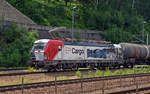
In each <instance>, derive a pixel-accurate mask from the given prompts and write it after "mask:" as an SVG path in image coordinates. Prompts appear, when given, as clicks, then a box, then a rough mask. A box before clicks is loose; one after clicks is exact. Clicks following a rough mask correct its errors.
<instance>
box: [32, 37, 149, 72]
mask: <svg viewBox="0 0 150 94" xmlns="http://www.w3.org/2000/svg"><path fill="white" fill-rule="evenodd" d="M149 50H150V47H149V46H146V45H138V44H128V43H120V44H99V43H92V42H64V41H62V40H49V39H41V40H37V41H35V43H34V45H33V48H32V50H31V57H32V62H33V63H32V64H34V66H35V67H36V68H44V69H47V70H49V71H50V70H56V69H72V68H87V67H90V68H106V67H115V68H116V67H120V66H124V67H128V66H131V67H133V65H134V64H136V63H139V62H140V61H142V62H145V63H148V61H149V57H150V52H149Z"/></svg>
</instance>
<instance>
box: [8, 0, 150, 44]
mask: <svg viewBox="0 0 150 94" xmlns="http://www.w3.org/2000/svg"><path fill="white" fill-rule="evenodd" d="M7 1H8V2H10V3H11V4H12V5H13V6H15V7H16V8H17V9H19V10H20V11H21V12H23V13H24V14H25V15H27V16H29V17H30V18H31V19H32V20H33V21H35V22H36V23H37V24H41V25H50V26H64V27H69V28H71V26H72V11H73V9H72V8H73V7H74V6H77V8H76V9H74V18H75V20H74V24H75V25H74V26H75V28H80V29H92V30H98V31H102V32H103V37H104V40H106V41H111V42H112V43H119V42H135V41H136V43H141V41H137V39H138V40H140V39H141V36H139V34H140V35H141V31H142V24H143V22H144V21H147V23H146V24H145V31H146V33H149V32H148V31H150V27H149V25H150V23H149V22H148V21H149V19H150V12H149V10H150V7H149V5H150V1H149V0H144V1H142V0H135V3H133V2H132V0H131V1H130V0H123V1H121V0H7ZM69 2H70V3H69ZM68 3H69V4H68ZM29 6H30V7H29ZM133 6H134V7H133ZM133 35H134V36H133ZM77 38H79V36H77ZM145 40H146V38H145Z"/></svg>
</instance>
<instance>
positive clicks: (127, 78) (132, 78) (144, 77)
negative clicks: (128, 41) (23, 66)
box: [0, 73, 150, 94]
mask: <svg viewBox="0 0 150 94" xmlns="http://www.w3.org/2000/svg"><path fill="white" fill-rule="evenodd" d="M148 79H150V74H149V73H141V74H130V75H118V76H108V77H93V78H81V79H72V80H55V81H47V82H39V83H30V84H18V85H9V86H0V92H6V91H15V90H23V89H30V88H39V87H42V88H43V87H47V86H48V87H50V86H54V87H55V88H57V87H58V86H62V85H68V88H69V87H70V88H71V86H72V85H73V84H75V85H76V86H78V84H80V85H81V87H80V86H79V88H82V89H83V86H84V85H83V84H86V83H93V82H95V85H99V87H95V88H94V89H93V90H90V92H91V91H94V90H100V89H101V90H102V91H103V90H105V92H109V93H110V94H126V93H130V92H136V91H137V88H129V89H126V90H124V88H125V87H130V86H131V87H132V86H133V87H135V86H137V85H138V86H139V85H144V84H146V85H147V84H150V81H149V80H148ZM121 80H122V81H121ZM115 81H116V82H115ZM121 82H124V83H121ZM92 85H94V84H92ZM85 86H87V88H88V89H87V90H86V89H84V90H81V91H80V92H87V91H88V90H89V89H91V88H93V86H92V87H89V86H88V84H87V85H85ZM120 87H123V89H119V90H121V91H117V90H116V91H115V88H120ZM149 88H150V85H149V86H148V87H140V88H138V91H141V90H144V89H145V90H146V89H149ZM74 89H75V88H74ZM111 89H113V92H110V90H111ZM56 90H57V89H56ZM55 93H56V91H55ZM52 94H53V93H52ZM72 94H74V93H72ZM75 94H77V93H75ZM90 94H92V93H90Z"/></svg>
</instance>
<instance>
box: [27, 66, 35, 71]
mask: <svg viewBox="0 0 150 94" xmlns="http://www.w3.org/2000/svg"><path fill="white" fill-rule="evenodd" d="M28 71H29V72H35V71H36V69H34V68H33V67H28Z"/></svg>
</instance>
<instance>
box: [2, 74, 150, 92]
mask: <svg viewBox="0 0 150 94" xmlns="http://www.w3.org/2000/svg"><path fill="white" fill-rule="evenodd" d="M144 76H150V73H141V74H129V75H118V76H105V77H92V78H81V79H71V80H58V81H47V82H38V83H29V84H18V85H9V86H0V92H5V91H14V90H20V89H22V88H24V89H29V88H37V87H43V86H55V85H56V84H57V85H66V84H74V83H76V84H77V83H81V82H94V81H102V80H113V79H120V78H121V79H122V78H133V77H144Z"/></svg>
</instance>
